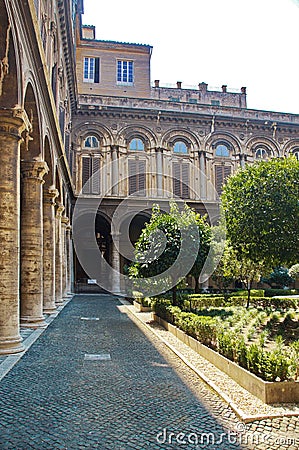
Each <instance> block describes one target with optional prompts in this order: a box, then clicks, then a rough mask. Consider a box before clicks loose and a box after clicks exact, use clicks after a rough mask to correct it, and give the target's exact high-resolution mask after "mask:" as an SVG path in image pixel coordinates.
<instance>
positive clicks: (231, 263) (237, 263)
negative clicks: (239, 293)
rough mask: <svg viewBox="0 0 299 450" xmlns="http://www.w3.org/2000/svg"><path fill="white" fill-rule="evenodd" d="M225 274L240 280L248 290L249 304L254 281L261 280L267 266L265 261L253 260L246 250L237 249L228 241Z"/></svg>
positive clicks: (224, 257)
mask: <svg viewBox="0 0 299 450" xmlns="http://www.w3.org/2000/svg"><path fill="white" fill-rule="evenodd" d="M223 264H224V274H225V276H227V277H232V278H234V279H237V280H240V281H241V282H242V283H243V285H244V288H245V289H246V290H247V304H246V308H249V304H250V291H251V288H252V283H253V282H254V281H259V280H260V278H261V274H262V271H263V269H264V267H265V264H264V262H263V261H252V260H251V259H250V258H249V257H248V255H246V254H245V253H244V252H242V253H240V252H238V251H236V250H235V249H234V248H233V247H232V246H230V245H229V243H228V242H227V244H226V247H225V249H224V253H223Z"/></svg>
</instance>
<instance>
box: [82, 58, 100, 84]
mask: <svg viewBox="0 0 299 450" xmlns="http://www.w3.org/2000/svg"><path fill="white" fill-rule="evenodd" d="M83 81H84V82H85V83H99V82H100V59H99V58H84V75H83Z"/></svg>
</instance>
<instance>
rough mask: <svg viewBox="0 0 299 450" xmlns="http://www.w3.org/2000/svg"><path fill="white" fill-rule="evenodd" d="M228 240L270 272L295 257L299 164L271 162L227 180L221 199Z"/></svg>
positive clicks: (293, 160)
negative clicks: (264, 264) (261, 263)
mask: <svg viewBox="0 0 299 450" xmlns="http://www.w3.org/2000/svg"><path fill="white" fill-rule="evenodd" d="M221 203H222V210H223V215H224V218H225V222H226V228H227V235H228V238H229V240H230V242H231V245H232V246H233V247H234V249H235V250H237V252H239V253H245V254H246V255H247V258H249V259H250V260H252V261H257V262H258V261H260V260H263V261H265V262H266V263H267V264H268V265H269V267H276V266H280V265H289V264H290V263H291V264H293V263H294V262H296V261H298V258H299V255H298V253H299V233H298V230H299V162H298V161H297V160H296V158H293V157H289V158H286V159H278V158H277V159H272V160H270V161H260V162H256V163H255V164H253V165H247V166H246V167H245V168H244V169H240V170H239V171H238V172H237V173H236V174H235V175H233V176H231V177H230V178H229V179H228V181H227V184H226V186H225V187H224V190H223V194H222V196H221Z"/></svg>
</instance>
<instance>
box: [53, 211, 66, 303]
mask: <svg viewBox="0 0 299 450" xmlns="http://www.w3.org/2000/svg"><path fill="white" fill-rule="evenodd" d="M63 211H64V206H63V205H62V204H61V203H58V204H57V208H56V219H55V222H56V223H55V226H56V234H55V303H56V305H61V304H63V300H62V297H63V292H62V230H61V218H62V213H63Z"/></svg>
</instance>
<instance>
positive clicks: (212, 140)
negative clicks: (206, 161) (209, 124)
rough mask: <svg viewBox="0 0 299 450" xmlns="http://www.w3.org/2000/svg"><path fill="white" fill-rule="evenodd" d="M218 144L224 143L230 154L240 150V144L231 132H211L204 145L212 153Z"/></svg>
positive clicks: (233, 154)
mask: <svg viewBox="0 0 299 450" xmlns="http://www.w3.org/2000/svg"><path fill="white" fill-rule="evenodd" d="M218 145H226V146H227V147H228V149H229V150H230V152H231V155H232V156H235V155H236V154H238V153H240V152H241V144H240V142H239V141H238V139H237V138H236V136H234V135H233V134H231V133H226V132H222V133H217V132H216V133H213V134H212V135H211V136H209V137H208V139H207V140H206V142H205V147H206V149H207V151H208V152H209V153H212V154H214V153H215V151H216V148H217V146H218Z"/></svg>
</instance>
